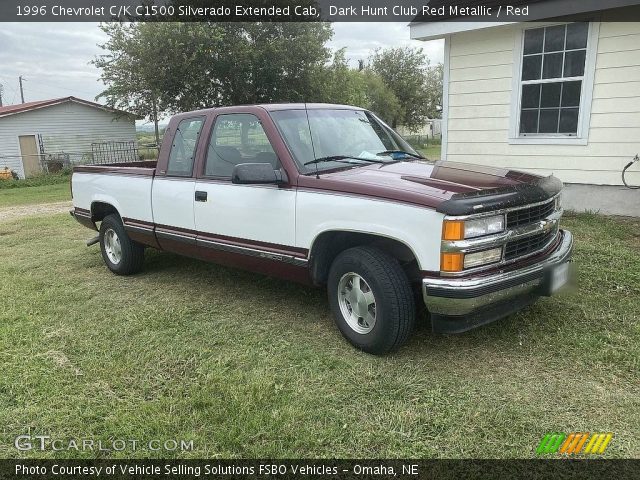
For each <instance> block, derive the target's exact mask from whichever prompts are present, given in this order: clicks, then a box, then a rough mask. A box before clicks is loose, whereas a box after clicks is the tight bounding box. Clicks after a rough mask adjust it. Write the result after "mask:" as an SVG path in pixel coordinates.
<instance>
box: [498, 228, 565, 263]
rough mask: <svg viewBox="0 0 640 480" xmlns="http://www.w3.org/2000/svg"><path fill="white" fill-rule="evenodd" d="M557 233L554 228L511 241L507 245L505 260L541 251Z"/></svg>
mask: <svg viewBox="0 0 640 480" xmlns="http://www.w3.org/2000/svg"><path fill="white" fill-rule="evenodd" d="M557 233H558V231H557V230H556V229H554V230H552V231H550V232H545V233H539V234H537V235H532V236H530V237H527V238H523V239H521V240H514V241H513V242H509V243H507V245H506V247H505V251H504V258H505V260H513V259H514V258H518V257H523V256H525V255H529V254H531V253H534V252H537V251H540V250H542V249H543V248H544V247H546V246H547V245H548V244H549V243H551V240H552V239H553V238H554V237H555V236H556V234H557Z"/></svg>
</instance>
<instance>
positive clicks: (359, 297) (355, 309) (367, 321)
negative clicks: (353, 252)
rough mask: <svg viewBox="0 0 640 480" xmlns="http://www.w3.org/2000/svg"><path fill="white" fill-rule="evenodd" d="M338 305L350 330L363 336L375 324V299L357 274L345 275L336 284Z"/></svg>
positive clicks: (367, 285) (368, 287)
mask: <svg viewBox="0 0 640 480" xmlns="http://www.w3.org/2000/svg"><path fill="white" fill-rule="evenodd" d="M338 305H339V306H340V311H341V312H342V316H343V317H344V319H345V320H346V322H347V324H348V325H349V327H351V329H352V330H353V331H354V332H356V333H360V334H362V335H365V334H367V333H369V332H371V330H373V327H374V326H375V324H376V299H375V297H374V296H373V291H372V290H371V287H370V286H369V284H368V283H367V282H365V280H364V278H362V277H361V276H360V275H358V274H357V273H353V272H349V273H345V274H344V275H343V276H342V278H341V279H340V282H339V283H338Z"/></svg>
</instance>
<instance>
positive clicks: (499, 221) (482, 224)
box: [464, 215, 504, 238]
mask: <svg viewBox="0 0 640 480" xmlns="http://www.w3.org/2000/svg"><path fill="white" fill-rule="evenodd" d="M503 230H504V215H495V216H493V217H484V218H476V219H474V220H467V221H466V222H464V238H474V237H481V236H483V235H490V234H492V233H499V232H501V231H503Z"/></svg>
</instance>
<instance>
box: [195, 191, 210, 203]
mask: <svg viewBox="0 0 640 480" xmlns="http://www.w3.org/2000/svg"><path fill="white" fill-rule="evenodd" d="M206 201H207V192H203V191H200V190H196V202H206Z"/></svg>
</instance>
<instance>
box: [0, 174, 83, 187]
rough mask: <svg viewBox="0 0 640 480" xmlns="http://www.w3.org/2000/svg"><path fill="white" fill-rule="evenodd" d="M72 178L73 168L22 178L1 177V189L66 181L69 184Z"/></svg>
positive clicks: (55, 183) (56, 183)
mask: <svg viewBox="0 0 640 480" xmlns="http://www.w3.org/2000/svg"><path fill="white" fill-rule="evenodd" d="M70 180H71V170H63V171H61V172H59V173H44V174H42V175H36V176H34V177H29V178H26V179H21V180H14V179H13V178H10V179H7V180H5V179H1V180H0V191H2V190H6V189H13V188H25V187H40V186H43V185H58V184H63V183H66V184H67V185H69V181H70Z"/></svg>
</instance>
